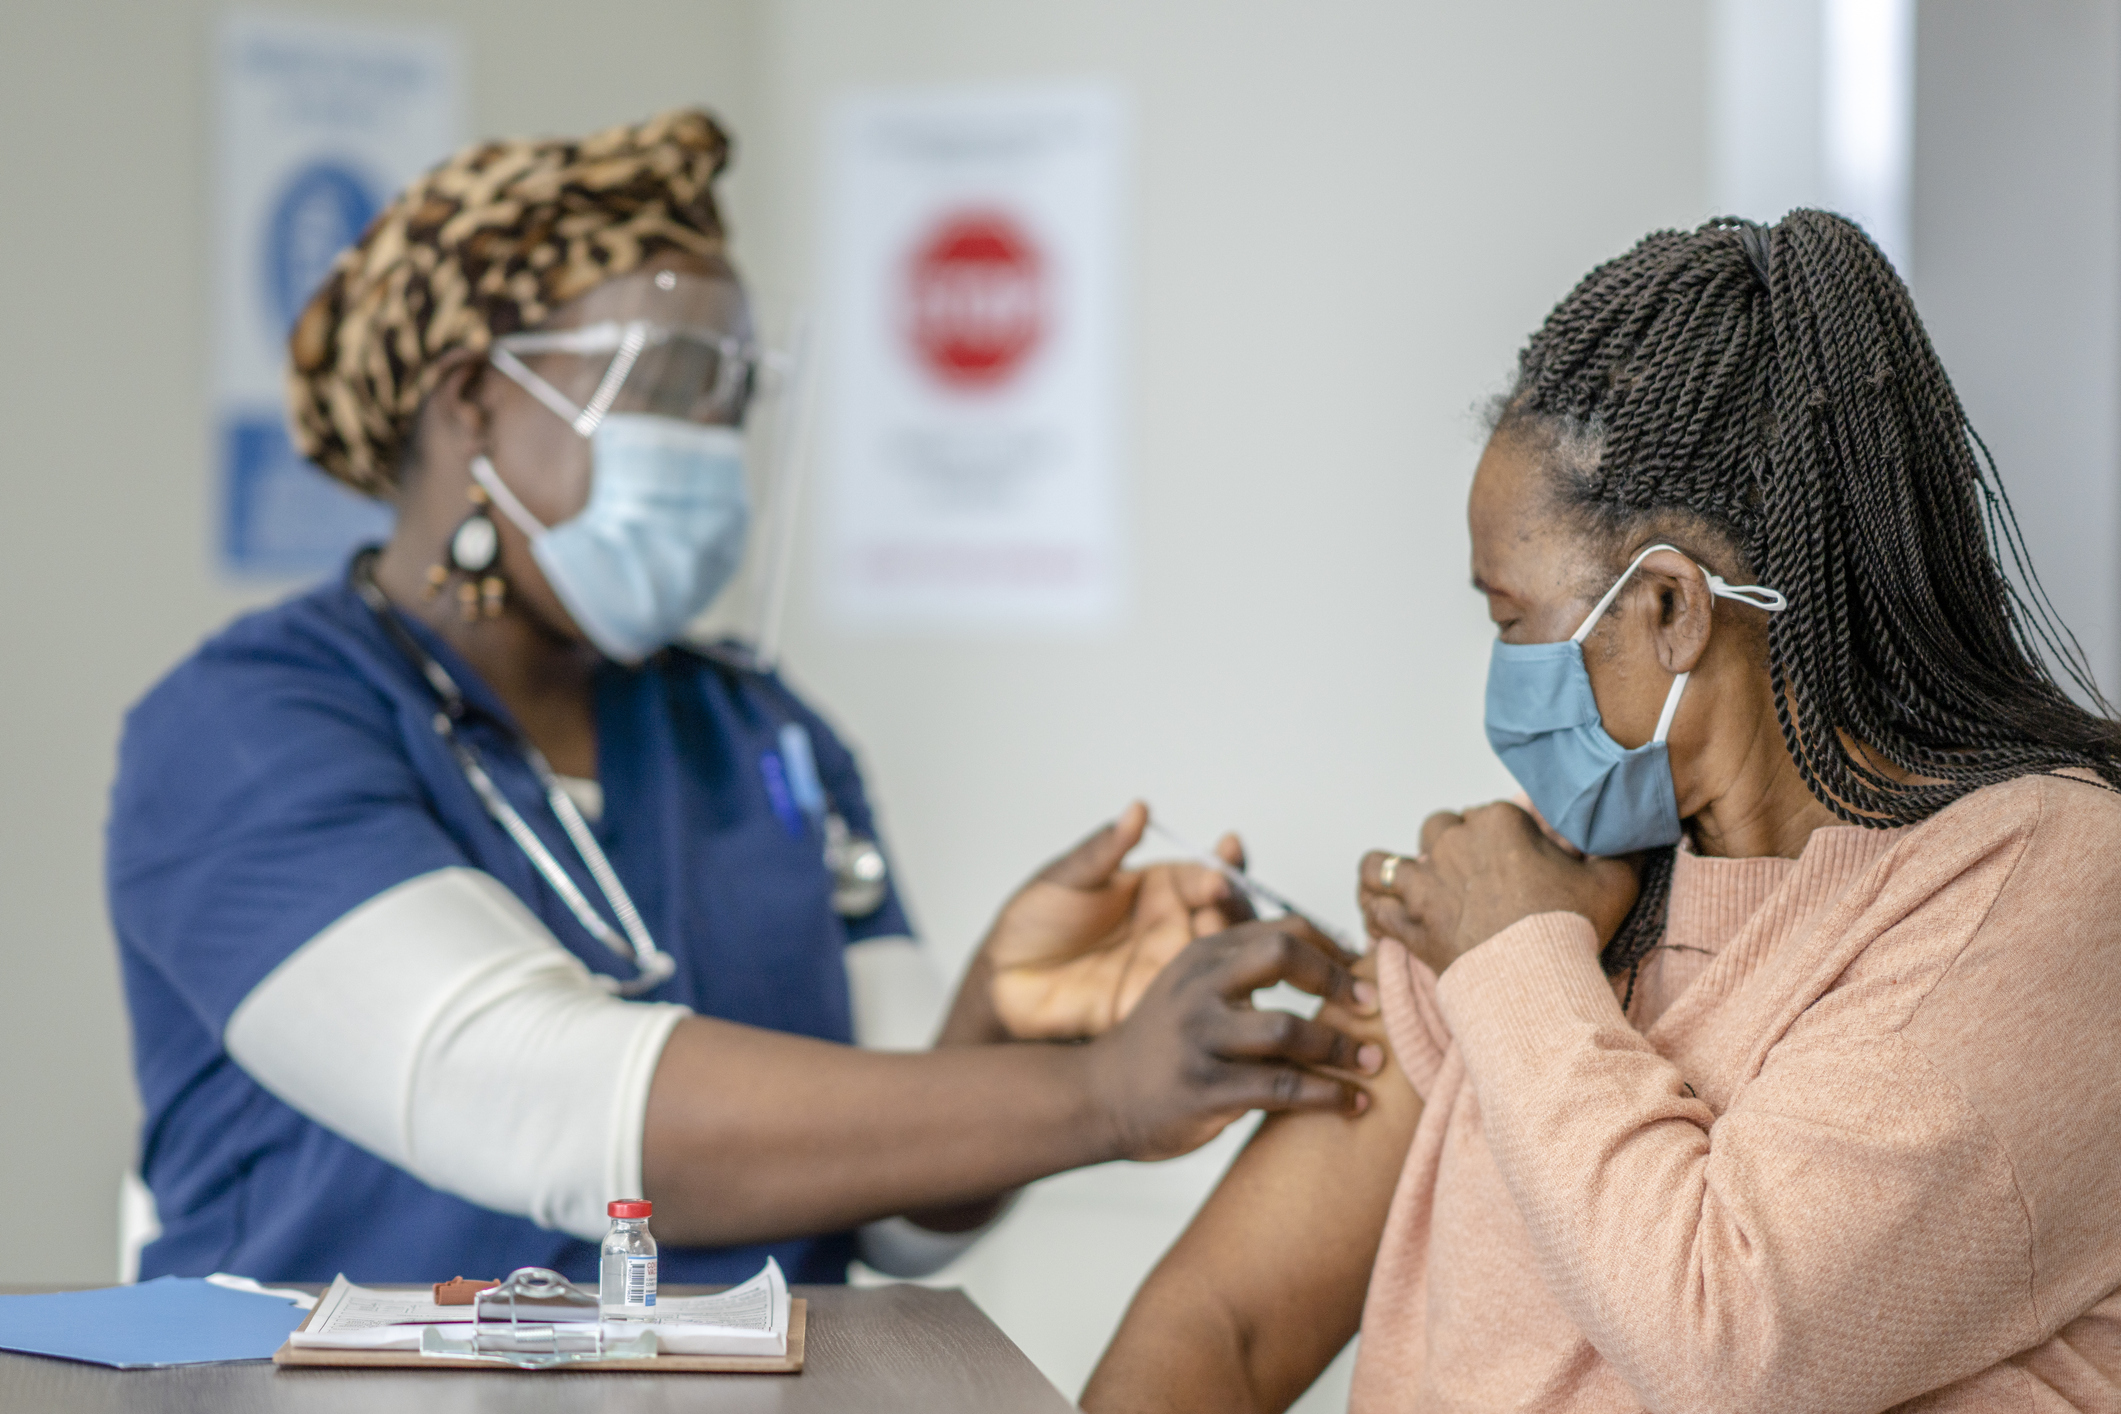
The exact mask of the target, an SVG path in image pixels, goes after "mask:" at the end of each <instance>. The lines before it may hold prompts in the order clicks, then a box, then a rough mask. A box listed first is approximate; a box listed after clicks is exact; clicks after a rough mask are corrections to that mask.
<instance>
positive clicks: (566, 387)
mask: <svg viewBox="0 0 2121 1414" xmlns="http://www.w3.org/2000/svg"><path fill="white" fill-rule="evenodd" d="M581 320H582V322H580V323H577V324H574V325H571V326H568V327H563V328H541V329H535V330H529V331H525V332H522V333H516V334H508V335H504V336H502V337H501V338H499V339H496V340H495V341H494V345H493V348H492V350H491V351H490V353H489V355H488V359H489V361H490V362H491V363H492V364H493V366H494V367H495V368H496V369H497V370H498V371H499V372H501V373H502V374H504V375H505V376H507V377H508V378H509V379H510V380H511V381H513V382H514V383H516V384H517V385H518V386H520V387H521V388H522V389H523V390H524V391H525V392H527V393H529V394H530V395H531V396H532V397H534V398H536V399H537V400H538V401H539V402H540V403H542V404H543V405H544V406H545V407H546V408H547V409H549V410H550V411H551V412H552V414H553V415H554V416H555V417H557V418H559V419H560V420H561V421H563V422H565V423H566V424H567V425H568V426H569V427H571V428H572V429H573V430H574V431H575V433H576V434H577V435H579V436H581V437H582V438H584V439H592V438H594V436H595V434H596V431H597V429H598V427H600V426H601V425H603V424H604V422H605V421H606V419H608V418H611V417H613V416H614V415H618V414H637V415H638V414H645V415H648V416H653V417H664V418H673V419H678V420H681V421H684V422H690V423H695V424H699V425H702V426H708V427H726V428H730V429H733V430H734V431H736V432H737V433H738V434H739V435H740V436H741V437H742V439H743V444H744V473H745V480H746V482H747V487H748V492H749V496H750V505H751V521H750V530H749V533H748V535H747V536H746V539H745V545H744V550H743V558H742V561H741V563H740V564H739V566H738V569H737V571H736V574H735V575H734V577H733V578H732V579H731V580H730V581H729V583H728V584H727V586H726V587H725V588H723V590H722V591H721V592H720V594H718V595H717V596H716V598H715V599H714V601H713V602H712V603H711V604H710V605H709V606H708V607H707V609H706V610H705V611H704V612H703V613H702V614H701V615H700V616H699V617H697V618H696V619H694V620H693V621H692V623H691V625H690V627H689V628H688V630H687V632H686V634H685V640H686V641H688V642H692V643H696V644H702V645H707V644H714V643H719V642H725V641H726V640H730V639H735V640H738V641H739V642H741V643H742V644H744V645H745V646H746V648H747V649H748V650H749V651H750V653H751V654H752V655H753V656H754V657H755V658H756V659H757V661H758V662H759V663H760V665H761V666H771V664H772V663H773V661H774V659H775V657H776V656H777V652H778V639H779V621H780V615H781V611H782V604H783V601H784V599H785V596H786V586H787V576H788V571H789V561H790V559H791V558H792V552H793V548H794V528H795V524H794V523H795V514H796V509H797V508H796V498H797V493H798V489H799V488H798V486H797V480H796V467H797V465H798V462H797V458H796V452H797V450H798V448H797V447H796V445H795V442H796V430H797V426H798V422H797V419H798V417H799V415H800V414H801V412H802V404H803V398H802V394H803V391H804V387H805V380H804V376H803V375H804V371H805V368H804V366H805V362H806V360H805V357H804V330H803V326H802V321H801V320H800V319H797V318H792V317H791V318H789V319H787V320H784V321H782V323H781V326H780V327H779V328H777V329H776V330H775V333H776V334H777V335H778V336H779V337H778V338H776V339H775V340H774V341H772V342H768V341H766V340H764V339H762V338H761V337H759V335H758V333H757V332H756V331H755V329H754V326H753V312H752V309H751V307H750V304H749V302H748V301H747V299H746V298H745V295H744V293H743V291H742V290H741V288H740V287H738V285H737V284H736V283H735V282H734V281H733V280H731V279H727V278H719V277H707V276H699V275H688V274H684V273H680V272H677V271H670V270H664V271H659V272H657V273H656V275H655V276H654V277H653V278H652V279H651V280H646V281H640V280H625V281H613V282H612V283H610V284H608V285H605V286H602V287H600V288H598V289H596V290H593V291H591V292H590V294H589V295H588V296H587V297H585V298H584V299H583V301H582V304H581Z"/></svg>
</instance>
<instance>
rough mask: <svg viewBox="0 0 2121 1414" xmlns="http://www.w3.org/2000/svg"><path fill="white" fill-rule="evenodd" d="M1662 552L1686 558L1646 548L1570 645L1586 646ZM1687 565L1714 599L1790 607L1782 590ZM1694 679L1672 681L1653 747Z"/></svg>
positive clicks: (1775, 609)
mask: <svg viewBox="0 0 2121 1414" xmlns="http://www.w3.org/2000/svg"><path fill="white" fill-rule="evenodd" d="M1659 550H1670V551H1671V552H1672V553H1673V554H1675V555H1685V554H1686V551H1684V550H1682V549H1680V548H1679V547H1678V546H1677V545H1664V544H1658V545H1651V546H1648V547H1647V548H1645V549H1644V550H1643V551H1642V553H1641V554H1639V555H1637V556H1636V557H1635V558H1634V559H1632V560H1630V561H1628V567H1627V568H1626V569H1624V570H1622V571H1621V572H1620V578H1618V579H1616V580H1614V581H1613V587H1612V588H1611V589H1608V590H1607V591H1606V592H1605V597H1604V598H1602V599H1600V600H1599V601H1598V603H1597V604H1596V605H1595V606H1593V608H1592V609H1591V613H1590V616H1589V617H1588V618H1586V619H1585V620H1584V621H1583V623H1582V624H1581V625H1580V626H1579V627H1578V628H1577V630H1576V632H1574V633H1573V634H1570V635H1569V642H1571V643H1578V644H1580V643H1582V642H1583V640H1584V639H1585V638H1586V637H1587V636H1588V635H1589V634H1590V632H1591V630H1592V629H1594V628H1596V627H1597V626H1598V620H1599V619H1600V618H1602V617H1604V615H1605V611H1606V610H1607V609H1609V608H1611V607H1612V605H1613V601H1614V600H1615V599H1617V598H1618V597H1620V591H1621V590H1622V589H1623V588H1625V587H1626V585H1627V582H1628V580H1629V579H1631V578H1633V577H1634V574H1635V571H1636V569H1638V568H1639V567H1640V566H1641V564H1642V562H1643V561H1644V560H1646V559H1648V558H1649V557H1650V556H1651V555H1653V554H1655V553H1656V552H1657V551H1659ZM1687 563H1688V564H1692V565H1694V568H1695V569H1697V570H1700V571H1701V576H1702V578H1703V579H1705V580H1707V581H1708V586H1709V594H1710V595H1711V596H1712V597H1714V598H1718V599H1730V600H1733V601H1735V602H1737V603H1740V604H1750V605H1752V606H1753V607H1754V608H1756V609H1763V610H1765V611H1766V612H1768V613H1770V614H1779V613H1781V612H1782V611H1783V610H1784V609H1787V608H1788V607H1789V606H1790V601H1789V599H1788V598H1787V597H1786V596H1785V595H1784V594H1783V593H1782V591H1781V590H1779V589H1769V588H1768V587H1767V586H1766V585H1764V584H1731V583H1729V582H1727V581H1726V580H1725V579H1724V578H1723V576H1721V575H1718V574H1711V573H1709V571H1708V569H1707V568H1706V567H1705V566H1702V565H1700V564H1695V562H1694V561H1693V559H1692V558H1691V557H1690V558H1689V559H1688V560H1687ZM1690 676H1692V674H1691V673H1680V674H1678V675H1677V676H1675V677H1674V678H1673V679H1672V690H1671V691H1670V692H1667V693H1666V694H1665V697H1664V710H1663V711H1662V712H1660V713H1658V714H1657V730H1656V731H1654V732H1652V733H1651V734H1650V742H1651V744H1652V745H1655V744H1656V743H1659V742H1662V741H1663V740H1664V739H1665V737H1666V736H1668V735H1669V734H1670V733H1671V730H1672V719H1673V718H1674V717H1676V716H1678V715H1679V695H1680V694H1681V693H1682V692H1685V691H1686V683H1687V679H1688V678H1689V677H1690Z"/></svg>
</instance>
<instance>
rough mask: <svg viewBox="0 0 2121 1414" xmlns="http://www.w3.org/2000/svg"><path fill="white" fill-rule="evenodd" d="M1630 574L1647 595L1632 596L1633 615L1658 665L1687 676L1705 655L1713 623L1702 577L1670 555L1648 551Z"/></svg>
mask: <svg viewBox="0 0 2121 1414" xmlns="http://www.w3.org/2000/svg"><path fill="white" fill-rule="evenodd" d="M1636 574H1638V575H1640V576H1641V577H1642V579H1643V583H1644V586H1645V587H1646V588H1647V589H1648V590H1649V591H1650V592H1649V593H1648V594H1644V595H1640V596H1638V598H1637V599H1636V603H1635V612H1637V613H1639V614H1641V615H1643V616H1644V617H1646V618H1647V619H1648V620H1649V628H1650V634H1651V639H1652V641H1653V642H1654V643H1655V644H1656V645H1657V662H1658V665H1659V666H1660V667H1662V668H1663V669H1664V670H1665V671H1666V672H1668V673H1673V674H1678V673H1691V672H1692V671H1694V669H1695V668H1697V667H1699V666H1700V664H1701V658H1702V655H1703V654H1704V653H1706V652H1708V647H1709V633H1710V631H1711V630H1712V629H1713V628H1714V626H1715V621H1716V596H1715V595H1713V594H1711V593H1710V592H1709V581H1708V575H1707V572H1706V571H1704V570H1703V569H1702V568H1701V567H1700V566H1699V565H1697V564H1695V563H1694V562H1693V561H1692V560H1690V559H1688V558H1687V557H1686V556H1684V555H1682V554H1680V553H1679V552H1678V551H1676V550H1653V551H1651V552H1650V554H1649V555H1648V556H1647V557H1645V558H1644V560H1643V562H1642V566H1641V568H1640V569H1638V570H1636Z"/></svg>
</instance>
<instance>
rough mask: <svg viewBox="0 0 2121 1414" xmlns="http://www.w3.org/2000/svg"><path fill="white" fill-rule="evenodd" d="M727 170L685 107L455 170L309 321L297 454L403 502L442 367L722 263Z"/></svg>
mask: <svg viewBox="0 0 2121 1414" xmlns="http://www.w3.org/2000/svg"><path fill="white" fill-rule="evenodd" d="M728 161H729V138H728V136H727V134H725V133H724V132H723V131H722V129H721V127H720V126H719V125H718V124H717V123H716V122H715V120H714V119H713V118H712V117H710V116H709V115H708V114H706V113H704V112H701V111H700V110H698V109H694V108H680V109H676V110H673V111H671V112H668V113H664V114H661V115H660V116H658V117H654V118H650V119H649V120H648V121H647V122H645V123H641V124H638V125H637V126H633V127H618V128H610V129H607V130H606V131H604V132H600V133H597V134H595V135H594V136H591V137H586V138H583V139H581V140H579V141H570V140H553V139H545V140H535V141H516V142H487V143H480V144H479V145H477V146H475V147H471V148H468V149H466V150H465V151H463V152H460V153H458V154H457V155H456V156H455V157H452V158H450V159H449V160H448V161H446V162H444V163H442V165H441V166H439V167H436V168H435V169H434V170H433V171H431V172H429V173H427V174H426V175H425V176H423V177H421V178H420V179H419V180H417V181H415V182H414V183H413V184H412V185H411V186H409V187H407V188H406V189H405V190H404V191H403V192H401V193H400V194H399V195H398V197H397V199H396V200H395V201H393V202H391V204H390V205H389V206H388V207H386V208H384V210H383V211H382V213H381V214H380V215H378V216H377V217H376V219H375V220H374V222H372V223H371V224H370V225H369V228H368V230H367V231H366V232H365V233H364V234H363V235H362V237H361V239H360V241H359V242H358V243H357V244H355V245H354V246H352V247H351V248H350V249H348V250H345V251H343V252H341V253H340V255H339V258H338V260H337V261H335V262H334V263H333V265H332V268H331V273H330V275H328V276H327V277H326V278H325V281H324V283H323V285H322V286H321V287H320V288H319V289H318V290H317V293H316V294H315V295H314V296H313V297H311V299H310V301H309V305H308V307H307V308H305V309H304V310H303V311H302V315H301V317H300V318H299V319H297V320H296V321H295V328H294V333H293V334H292V335H291V336H290V337H289V339H288V353H289V367H288V375H287V401H288V412H289V417H290V420H291V422H292V426H293V432H294V439H295V445H296V446H297V447H299V448H300V449H301V451H302V454H303V455H304V456H306V457H308V458H309V459H310V460H311V461H313V462H315V463H316V464H317V465H318V466H321V467H323V468H324V470H325V471H327V472H329V473H331V474H332V475H333V476H335V477H337V478H338V479H339V480H341V481H343V482H345V483H346V484H347V485H349V486H351V487H353V488H354V489H355V490H357V491H361V492H364V493H366V494H368V495H370V496H387V495H389V494H391V493H392V492H393V491H394V490H395V489H396V487H397V482H398V471H399V465H400V463H401V462H402V460H403V458H404V455H405V450H406V447H407V445H408V443H409V442H410V440H411V438H412V433H413V425H414V422H415V420H416V419H417V418H418V416H419V411H420V404H421V402H422V401H423V400H424V399H425V398H426V396H427V395H428V393H430V392H431V391H433V389H434V385H435V383H436V382H437V381H438V380H439V379H440V377H441V375H442V372H443V369H442V366H441V358H442V355H444V354H447V353H450V352H451V351H453V350H456V349H467V350H470V351H471V352H473V353H484V352H485V351H486V349H487V348H488V347H489V346H490V345H491V344H492V342H493V341H494V339H495V338H497V337H499V336H500V335H503V334H508V333H513V332H514V331H516V330H518V329H528V328H532V327H534V326H536V325H537V324H540V323H542V322H543V321H544V320H545V319H546V317H547V316H549V315H550V314H551V313H552V312H553V310H555V309H556V308H558V307H559V306H560V305H563V304H565V303H566V302H567V301H569V300H571V299H573V298H574V297H575V296H576V295H579V294H581V293H583V292H584V291H585V290H588V289H590V288H591V287H593V286H595V285H597V284H600V283H602V282H603V281H605V280H609V279H612V278H614V277H616V276H619V275H623V274H625V273H626V272H627V271H629V270H632V269H634V268H635V267H636V266H638V265H640V264H641V263H642V262H643V261H645V260H647V259H649V258H651V257H653V256H655V255H656V254H658V253H660V252H662V251H666V250H684V251H690V252H692V253H694V254H696V255H701V256H710V257H711V256H714V255H717V254H719V253H720V251H721V248H722V224H721V216H720V213H719V212H717V211H716V209H715V204H714V190H713V185H714V179H715V177H716V175H717V174H719V173H720V172H721V170H722V168H723V167H724V166H725V165H727V163H728Z"/></svg>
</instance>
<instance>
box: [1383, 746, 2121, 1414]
mask: <svg viewBox="0 0 2121 1414" xmlns="http://www.w3.org/2000/svg"><path fill="white" fill-rule="evenodd" d="M1380 961H1381V962H1382V963H1383V987H1384V997H1385V1017H1386V1022H1387V1025H1388V1028H1389V1030H1390V1033H1391V1037H1392V1041H1393V1046H1394V1050H1395V1052H1396V1053H1397V1056H1398V1059H1399V1061H1400V1064H1401V1065H1402V1066H1403V1067H1404V1068H1405V1070H1406V1072H1407V1074H1408V1075H1409V1076H1410V1077H1411V1079H1412V1080H1413V1082H1414V1086H1415V1088H1416V1089H1417V1090H1418V1091H1420V1093H1421V1094H1422V1096H1423V1098H1424V1100H1425V1101H1426V1108H1425V1109H1424V1112H1423V1114H1422V1116H1421V1122H1420V1124H1419V1126H1418V1127H1417V1129H1416V1131H1415V1135H1414V1141H1413V1144H1412V1146H1411V1147H1410V1149H1409V1151H1408V1155H1407V1161H1406V1168H1405V1171H1404V1172H1403V1174H1402V1175H1401V1178H1400V1183H1399V1189H1398V1192H1397V1194H1396V1195H1395V1197H1394V1198H1393V1201H1392V1207H1391V1214H1390V1217H1389V1218H1388V1219H1387V1222H1386V1227H1385V1235H1384V1242H1383V1245H1382V1247H1381V1248H1380V1250H1379V1253H1378V1259H1377V1266H1376V1270H1375V1272H1374V1273H1373V1275H1372V1278H1371V1284H1370V1293H1369V1299H1368V1304H1367V1305H1366V1307H1365V1309H1364V1313H1363V1338H1362V1347H1361V1353H1360V1356H1359V1358H1358V1361H1357V1365H1356V1373H1355V1394H1354V1403H1353V1407H1354V1409H1355V1410H1356V1411H1358V1414H1386V1411H1399V1410H1420V1411H1431V1410H1503V1409H1510V1410H1538V1411H1559V1410H1568V1411H1579V1410H1599V1411H1605V1410H1634V1409H1641V1408H1647V1409H1653V1410H1660V1411H1665V1410H1669V1411H1706V1410H1778V1411H1807V1414H1809V1412H1810V1411H1832V1410H1852V1411H1860V1410H1883V1409H1888V1408H1892V1407H1896V1406H1905V1407H1908V1408H1912V1409H1922V1410H2002V1409H2010V1410H2070V1409H2075V1410H2091V1409H2100V1410H2108V1409H2121V796H2116V795H2115V794H2113V793H2111V792H2108V791H2106V790H2104V789H2102V788H2099V787H2097V786H2094V785H2090V784H2086V783H2083V782H2079V781H2073V780H2063V779H2056V778H2053V777H2027V778H2024V779H2021V780H2018V781H2013V782H2011V783H2008V784H2005V785H1999V786H1992V787H1989V788H1988V789H1986V790H1982V791H1979V792H1976V793H1975V794H1973V795H1970V796H1968V797H1966V798H1965V799H1963V800H1961V801H1959V802H1958V803H1957V804H1955V805H1953V806H1951V807H1950V808H1949V809H1947V810H1944V811H1942V812H1941V813H1939V814H1938V815H1936V816H1934V817H1932V818H1931V819H1929V820H1927V821H1925V822H1923V823H1922V824H1920V825H1914V826H1909V827H1907V828H1905V829H1899V830H1864V829H1858V828H1854V827H1837V828H1831V829H1823V830H1819V831H1817V832H1816V833H1814V834H1813V835H1812V837H1811V839H1810V840H1809V841H1808V842H1807V843H1806V845H1805V848H1804V853H1803V856H1802V857H1801V858H1799V859H1795V860H1788V859H1776V858H1770V859H1703V858H1700V857H1697V856H1695V855H1692V854H1689V853H1687V852H1685V851H1684V850H1682V851H1681V853H1680V856H1679V860H1678V864H1677V867H1676V869H1675V872H1674V876H1673V883H1672V903H1671V912H1670V919H1669V925H1668V927H1667V930H1666V933H1665V937H1664V948H1663V950H1661V951H1658V952H1655V953H1653V954H1651V958H1650V960H1649V961H1648V962H1646V963H1645V965H1644V967H1643V970H1642V977H1641V979H1640V982H1639V983H1638V985H1637V988H1636V993H1635V999H1634V1005H1633V1010H1632V1014H1630V1015H1623V1014H1622V1011H1621V1008H1620V1001H1619V985H1620V984H1616V983H1611V982H1609V981H1608V979H1607V978H1606V977H1605V976H1604V975H1603V974H1602V973H1601V971H1600V970H1599V966H1598V960H1597V940H1596V938H1595V936H1594V935H1593V934H1592V931H1591V928H1590V925H1589V924H1588V923H1587V922H1586V921H1585V920H1584V919H1583V918H1582V917H1580V916H1578V915H1576V914H1570V913H1549V914H1542V915H1540V916H1537V917H1534V918H1528V919H1525V920H1524V921H1523V922H1521V923H1518V924H1517V925H1516V926H1514V927H1512V928H1509V929H1507V930H1505V931H1504V932H1502V933H1500V934H1497V935H1496V936H1495V937H1494V938H1492V939H1490V940H1489V941H1488V942H1486V943H1484V944H1482V945H1481V946H1480V947H1478V948H1476V949H1475V950H1474V951H1472V952H1470V953H1468V954H1467V955H1466V956H1465V957H1463V958H1461V959H1460V960H1459V961H1458V962H1456V963H1455V964H1453V965H1452V967H1451V968H1450V969H1449V970H1448V971H1447V972H1446V973H1445V974H1444V977H1443V979H1442V981H1441V982H1439V981H1438V980H1437V979H1436V977H1435V976H1434V974H1432V973H1430V972H1429V971H1428V970H1427V969H1426V968H1424V967H1422V966H1421V965H1420V964H1419V963H1417V962H1415V961H1414V960H1413V959H1412V958H1411V957H1410V956H1409V955H1408V953H1407V952H1406V951H1405V949H1403V948H1400V947H1398V946H1397V945H1396V944H1395V945H1389V946H1387V947H1386V948H1385V949H1384V950H1383V951H1382V954H1381V957H1380Z"/></svg>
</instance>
